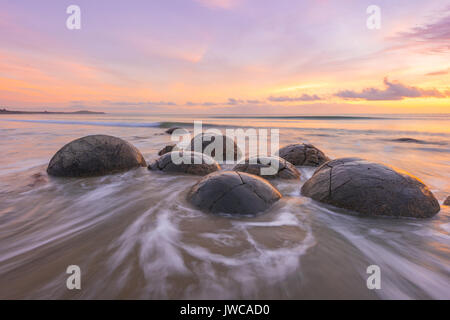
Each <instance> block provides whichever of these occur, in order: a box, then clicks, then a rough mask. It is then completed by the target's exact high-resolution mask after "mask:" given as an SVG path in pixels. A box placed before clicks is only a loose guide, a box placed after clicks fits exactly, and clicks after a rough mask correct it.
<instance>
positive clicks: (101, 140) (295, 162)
mask: <svg viewBox="0 0 450 320" xmlns="http://www.w3.org/2000/svg"><path fill="white" fill-rule="evenodd" d="M178 129H182V128H178V127H177V128H170V129H168V130H167V132H168V133H173V132H177V131H176V130H178ZM216 139H222V140H216ZM217 141H221V142H222V144H221V145H223V149H220V150H217V149H218V148H217V144H214V142H217ZM196 151H201V152H196ZM158 154H159V155H160V157H159V158H158V159H156V160H154V161H153V162H152V163H151V164H150V165H149V166H148V169H149V170H152V171H156V172H164V173H167V172H168V173H178V174H180V173H182V174H190V175H199V176H204V177H203V178H202V179H201V180H200V181H198V182H197V183H196V184H195V185H194V186H193V187H192V188H191V189H190V191H189V193H188V197H187V199H188V201H189V202H190V203H191V204H192V205H194V206H195V207H197V208H199V209H201V210H205V211H208V212H213V213H227V214H256V213H258V212H263V211H265V210H267V209H268V208H269V207H270V206H271V205H272V204H274V203H275V202H276V201H278V200H279V199H281V198H282V195H281V193H280V192H279V191H278V190H277V189H276V188H275V187H274V186H273V185H272V184H271V183H270V182H269V181H268V180H266V179H272V180H273V179H291V180H299V179H300V176H301V175H300V172H299V171H298V170H297V168H296V166H310V167H318V168H317V170H316V171H315V172H314V174H313V176H312V177H311V178H310V179H309V180H307V181H306V182H305V183H304V185H303V186H302V188H301V194H302V195H303V196H306V197H309V198H311V199H313V200H316V201H319V202H321V203H324V204H326V205H332V206H335V207H339V208H343V209H347V210H350V212H354V213H357V214H359V215H362V216H392V217H415V218H428V217H431V216H433V215H435V214H436V213H437V212H439V210H440V206H439V203H438V201H437V200H436V198H435V197H434V195H433V194H432V193H431V191H430V190H429V189H428V188H427V186H425V185H424V184H423V183H422V182H420V181H419V180H418V179H417V178H415V177H413V176H411V175H409V174H406V173H404V172H400V171H397V170H395V169H393V168H390V167H387V166H385V165H381V164H378V163H372V162H369V161H366V160H363V159H359V158H341V159H335V160H330V158H328V157H327V156H326V155H325V154H324V153H323V152H322V151H321V150H319V149H317V148H316V147H314V146H313V145H310V144H303V143H299V144H291V145H288V146H286V147H283V148H281V149H280V150H279V151H278V156H259V157H251V158H246V159H244V160H243V161H241V162H239V163H238V164H237V165H236V166H235V167H234V168H233V169H232V170H231V171H221V167H220V164H219V162H220V161H223V159H224V158H225V159H230V157H231V158H232V159H234V160H236V159H240V158H241V156H242V153H241V151H240V150H239V148H238V146H237V144H236V141H234V139H231V138H229V137H226V136H215V135H210V134H201V135H198V136H196V137H194V138H193V139H192V140H191V143H190V145H189V147H188V148H187V150H178V149H177V148H176V146H175V145H169V146H166V147H165V148H164V149H162V150H161V151H159V152H158ZM220 163H221V162H220ZM141 166H146V162H145V160H144V158H143V156H142V154H141V153H140V152H139V151H138V150H137V149H136V148H135V147H134V146H133V145H131V144H130V143H128V142H126V141H124V140H122V139H119V138H116V137H112V136H106V135H94V136H87V137H84V138H80V139H77V140H74V141H72V142H70V143H68V144H67V145H65V146H64V147H62V148H61V149H60V150H59V151H58V152H57V153H56V154H55V155H54V156H53V158H52V159H51V160H50V163H49V165H48V168H47V172H48V174H49V175H52V176H61V177H88V176H98V175H103V174H108V173H114V172H120V171H124V170H128V169H132V168H136V167H141ZM444 204H445V205H450V197H449V198H448V199H447V200H446V201H445V202H444Z"/></svg>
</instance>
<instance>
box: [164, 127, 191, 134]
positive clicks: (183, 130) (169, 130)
mask: <svg viewBox="0 0 450 320" xmlns="http://www.w3.org/2000/svg"><path fill="white" fill-rule="evenodd" d="M175 130H182V131H180V132H188V131H187V130H186V129H184V128H182V127H171V128H169V129H167V130H166V133H168V134H172V133H174V131H175Z"/></svg>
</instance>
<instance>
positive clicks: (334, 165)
mask: <svg viewBox="0 0 450 320" xmlns="http://www.w3.org/2000/svg"><path fill="white" fill-rule="evenodd" d="M301 192H302V194H303V195H304V196H307V197H310V198H312V199H314V200H317V201H320V202H323V203H326V204H330V205H333V206H336V207H339V208H344V209H348V210H351V211H354V212H357V213H359V214H361V215H363V216H392V217H415V218H428V217H432V216H434V215H435V214H436V213H438V212H439V210H440V207H439V203H438V201H437V200H436V198H435V197H434V195H433V194H432V193H431V191H430V190H429V189H428V188H427V187H426V186H425V185H424V184H423V183H422V182H420V181H419V180H418V179H416V178H415V177H413V176H411V175H409V174H407V173H405V172H399V171H396V170H394V169H392V168H390V167H387V166H384V165H382V164H378V163H372V162H369V161H366V160H362V159H359V158H342V159H336V160H332V161H329V162H327V163H325V164H323V165H322V166H321V167H319V168H318V169H317V170H316V172H315V173H314V175H313V176H312V177H311V179H309V180H308V181H306V183H305V184H304V185H303V187H302V190H301Z"/></svg>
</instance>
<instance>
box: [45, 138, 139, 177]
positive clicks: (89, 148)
mask: <svg viewBox="0 0 450 320" xmlns="http://www.w3.org/2000/svg"><path fill="white" fill-rule="evenodd" d="M146 165H147V164H146V163H145V160H144V157H143V156H142V154H141V153H140V152H139V150H138V149H136V148H135V147H134V146H133V145H132V144H130V143H128V142H127V141H125V140H122V139H120V138H116V137H112V136H107V135H92V136H86V137H83V138H80V139H77V140H74V141H72V142H70V143H68V144H66V145H65V146H64V147H62V148H61V149H60V150H59V151H58V152H57V153H56V154H55V155H54V156H53V158H52V159H51V160H50V163H49V165H48V168H47V173H48V174H49V175H52V176H57V177H89V176H100V175H104V174H108V173H114V172H120V171H124V170H128V169H132V168H136V167H145V166H146Z"/></svg>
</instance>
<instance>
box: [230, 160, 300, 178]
mask: <svg viewBox="0 0 450 320" xmlns="http://www.w3.org/2000/svg"><path fill="white" fill-rule="evenodd" d="M233 170H234V171H240V172H246V173H250V174H254V175H257V176H261V177H262V178H265V179H272V178H281V179H300V172H299V171H298V170H297V168H296V167H295V166H294V165H292V164H291V163H290V162H288V161H286V160H284V159H283V158H280V157H277V156H258V157H252V158H250V159H248V158H247V159H245V160H244V161H243V162H240V163H238V164H237V165H236V166H235V167H234V168H233Z"/></svg>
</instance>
